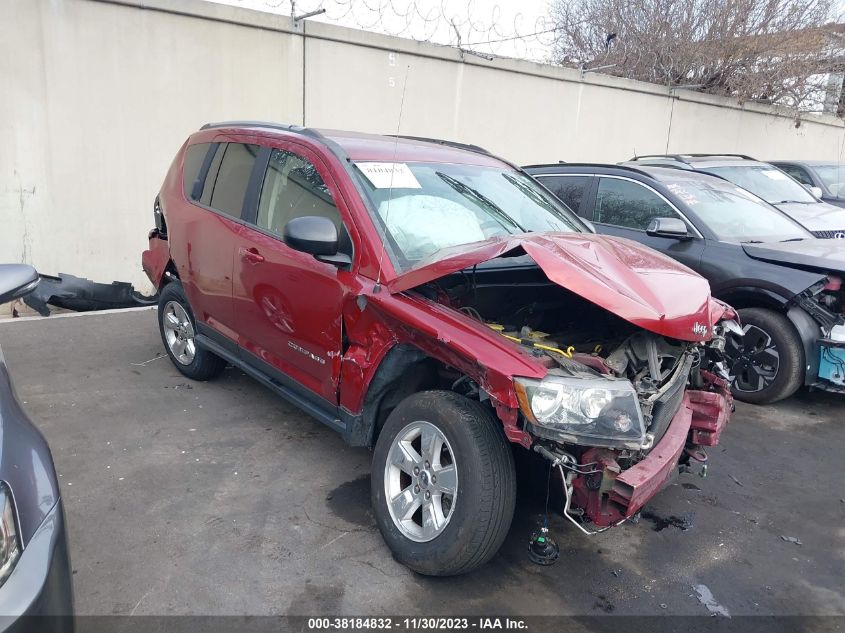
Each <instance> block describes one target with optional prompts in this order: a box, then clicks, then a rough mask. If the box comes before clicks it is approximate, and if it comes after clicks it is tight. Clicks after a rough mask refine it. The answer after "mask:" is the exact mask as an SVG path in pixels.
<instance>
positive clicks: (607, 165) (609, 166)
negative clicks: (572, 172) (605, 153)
mask: <svg viewBox="0 0 845 633" xmlns="http://www.w3.org/2000/svg"><path fill="white" fill-rule="evenodd" d="M543 167H576V168H577V167H599V168H604V169H624V170H625V171H631V172H634V173H635V174H640V175H641V176H646V177H648V178H651V174H649V173H647V172H645V171H643V170H642V169H638V168H637V167H632V166H631V165H624V164H620V163H565V162H563V161H560V162H559V163H543V164H539V165H523V167H522V169H540V168H543ZM537 175H538V176H543V175H544V174H537ZM548 175H552V174H548Z"/></svg>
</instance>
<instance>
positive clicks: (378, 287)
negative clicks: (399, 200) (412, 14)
mask: <svg viewBox="0 0 845 633" xmlns="http://www.w3.org/2000/svg"><path fill="white" fill-rule="evenodd" d="M410 70H411V65H410V64H408V65H407V66H406V67H405V81H404V82H403V83H402V98H401V99H400V101H399V120H398V121H397V122H396V135H395V136H394V137H393V162H391V164H390V165H391V166H390V187H389V188H388V190H387V208H386V209H385V210H384V230H385V234H386V233H387V231H389V229H388V227H387V218H388V217H389V216H390V202H391V201H392V200H393V176H394V174H395V173H396V154H397V152H398V151H399V128H401V127H402V110H403V109H404V108H405V89H406V88H407V87H408V72H409V71H410ZM376 213H378V210H376ZM385 251H387V244H386V243H385V244H382V245H381V255H379V258H378V274H377V275H376V285H375V286H373V294H378V293H379V291H380V290H381V266H382V263H384V253H385Z"/></svg>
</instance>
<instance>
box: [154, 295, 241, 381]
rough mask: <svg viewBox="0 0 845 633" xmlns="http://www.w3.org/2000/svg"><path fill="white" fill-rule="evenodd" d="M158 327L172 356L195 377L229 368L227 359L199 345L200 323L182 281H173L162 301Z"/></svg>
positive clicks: (159, 308) (162, 296) (210, 375)
mask: <svg viewBox="0 0 845 633" xmlns="http://www.w3.org/2000/svg"><path fill="white" fill-rule="evenodd" d="M158 329H159V332H160V333H161V341H162V343H164V349H165V350H166V351H167V355H168V356H169V357H170V360H171V361H172V362H173V364H174V365H175V366H176V369H178V370H179V371H180V372H182V373H183V374H184V375H185V376H187V377H188V378H191V379H193V380H210V379H211V378H214V377H216V376H219V375H220V373H221V372H222V371H223V370H224V369H226V361H225V360H223V359H222V358H220V357H219V356H215V355H214V354H212V353H211V352H209V351H208V350H205V349H202V348H201V347H199V346H198V345H197V342H196V332H197V325H196V321H195V319H194V313H193V311H192V310H191V305H190V304H189V303H188V297H187V296H186V295H185V290H184V289H183V288H182V284H181V283H179V282H178V281H171V282H170V283H169V284H167V285H166V286H165V287H164V289H163V290H162V291H161V295H160V297H159V301H158Z"/></svg>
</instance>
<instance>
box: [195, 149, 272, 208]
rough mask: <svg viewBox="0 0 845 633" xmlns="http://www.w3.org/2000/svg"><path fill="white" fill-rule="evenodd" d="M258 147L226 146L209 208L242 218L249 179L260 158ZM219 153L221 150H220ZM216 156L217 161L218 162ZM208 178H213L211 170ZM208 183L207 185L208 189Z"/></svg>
mask: <svg viewBox="0 0 845 633" xmlns="http://www.w3.org/2000/svg"><path fill="white" fill-rule="evenodd" d="M259 149H260V148H259V146H258V145H247V144H244V143H229V144H228V145H226V150H225V153H223V159H222V160H221V162H220V169H219V171H218V172H217V178H216V179H215V182H214V190H213V191H212V193H211V201H210V203H209V206H210V207H211V208H212V209H216V210H217V211H220V212H221V213H225V214H226V215H230V216H232V217H235V218H239V217H241V211H242V210H243V204H244V197H245V196H246V190H247V186H248V185H249V177H250V175H251V174H252V168H253V166H254V165H255V159H256V157H257V156H258V151H259ZM218 153H219V150H218ZM216 158H217V157H216V156H215V160H216ZM208 173H209V175H208V178H211V173H212V172H211V169H209V172H208ZM207 185H208V183H206V189H207V188H208V187H207Z"/></svg>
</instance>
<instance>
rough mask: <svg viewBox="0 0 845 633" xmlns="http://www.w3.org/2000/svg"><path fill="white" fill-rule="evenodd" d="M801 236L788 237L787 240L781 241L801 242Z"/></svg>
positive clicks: (802, 239)
mask: <svg viewBox="0 0 845 633" xmlns="http://www.w3.org/2000/svg"><path fill="white" fill-rule="evenodd" d="M803 241H804V238H803V237H790V238H789V239H788V240H781V242H803Z"/></svg>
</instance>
